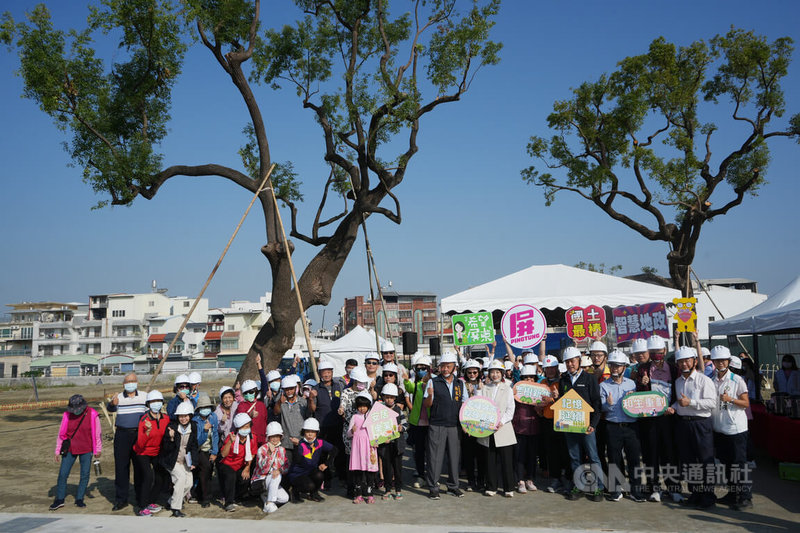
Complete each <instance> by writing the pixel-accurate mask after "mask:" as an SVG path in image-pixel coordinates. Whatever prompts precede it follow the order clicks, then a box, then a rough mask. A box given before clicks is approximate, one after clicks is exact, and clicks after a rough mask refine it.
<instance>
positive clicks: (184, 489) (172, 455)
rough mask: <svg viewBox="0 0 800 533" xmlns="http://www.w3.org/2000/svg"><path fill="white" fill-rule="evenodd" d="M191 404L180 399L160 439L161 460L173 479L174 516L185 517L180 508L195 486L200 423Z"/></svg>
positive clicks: (172, 500)
mask: <svg viewBox="0 0 800 533" xmlns="http://www.w3.org/2000/svg"><path fill="white" fill-rule="evenodd" d="M193 414H194V413H193V410H192V406H191V405H190V404H189V402H183V403H181V404H180V405H179V406H178V408H177V409H175V419H172V420H170V422H169V424H168V425H167V431H166V432H165V433H164V438H163V439H162V441H161V450H160V452H159V454H158V455H159V462H160V463H161V466H162V467H164V469H166V471H167V472H169V474H170V478H171V479H172V497H171V498H170V500H169V508H170V509H171V510H172V516H174V517H175V518H182V517H184V516H186V515H185V514H184V513H183V512H182V511H181V509H182V508H183V502H184V500H185V499H187V498H188V497H189V492H190V491H191V489H192V483H193V481H194V476H193V475H192V471H193V470H195V464H194V463H195V461H197V448H198V445H197V426H196V425H195V424H193V423H192V415H193Z"/></svg>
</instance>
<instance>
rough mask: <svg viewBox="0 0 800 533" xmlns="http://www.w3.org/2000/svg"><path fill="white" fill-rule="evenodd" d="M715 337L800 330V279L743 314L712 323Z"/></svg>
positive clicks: (711, 329) (710, 325) (709, 327)
mask: <svg viewBox="0 0 800 533" xmlns="http://www.w3.org/2000/svg"><path fill="white" fill-rule="evenodd" d="M708 329H709V333H710V334H711V335H712V336H713V335H748V334H754V333H771V332H779V331H790V330H800V276H798V277H797V278H795V279H794V281H792V282H791V283H789V284H788V285H787V286H786V287H784V288H783V289H781V290H780V291H778V292H777V293H775V294H774V295H773V296H770V297H769V298H767V299H766V300H765V301H763V302H762V303H760V304H758V305H757V306H755V307H753V308H751V309H748V310H747V311H745V312H744V313H740V314H738V315H736V316H732V317H729V318H726V319H725V320H718V321H715V322H711V323H710V324H709V325H708Z"/></svg>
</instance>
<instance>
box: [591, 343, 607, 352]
mask: <svg viewBox="0 0 800 533" xmlns="http://www.w3.org/2000/svg"><path fill="white" fill-rule="evenodd" d="M589 351H590V352H605V353H608V347H607V346H606V345H605V343H603V342H600V341H594V342H593V343H592V345H591V346H589Z"/></svg>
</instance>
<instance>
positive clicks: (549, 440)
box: [536, 355, 569, 493]
mask: <svg viewBox="0 0 800 533" xmlns="http://www.w3.org/2000/svg"><path fill="white" fill-rule="evenodd" d="M558 364H559V363H558V359H557V358H555V357H553V356H552V355H548V356H546V357H545V358H544V359H543V360H542V370H543V372H544V379H543V380H542V384H543V385H545V386H546V387H547V388H548V389H550V396H549V397H546V398H545V399H544V400H545V402H544V403H543V404H540V405H538V406H536V409H537V414H538V415H539V416H541V418H542V423H541V424H540V425H539V429H540V430H541V436H540V442H541V443H542V446H543V447H544V450H545V464H546V468H547V473H548V475H549V477H550V483H549V485H548V486H547V492H550V493H556V492H561V491H562V490H563V488H564V487H565V486H566V485H565V484H564V483H562V481H561V478H562V472H563V470H564V468H565V467H566V466H567V464H568V462H569V461H568V460H567V457H566V451H565V450H566V444H565V443H564V434H563V433H560V432H558V431H555V429H554V428H553V419H554V417H555V414H554V413H553V409H552V405H553V403H554V402H555V401H556V400H558V387H559V383H560V376H561V374H560V372H559V369H558Z"/></svg>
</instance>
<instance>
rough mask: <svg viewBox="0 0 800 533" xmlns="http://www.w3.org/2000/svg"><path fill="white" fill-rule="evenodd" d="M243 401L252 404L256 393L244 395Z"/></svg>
mask: <svg viewBox="0 0 800 533" xmlns="http://www.w3.org/2000/svg"><path fill="white" fill-rule="evenodd" d="M244 399H245V400H247V401H248V402H252V401H253V400H255V399H256V393H254V392H248V393H247V394H245V395H244Z"/></svg>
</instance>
